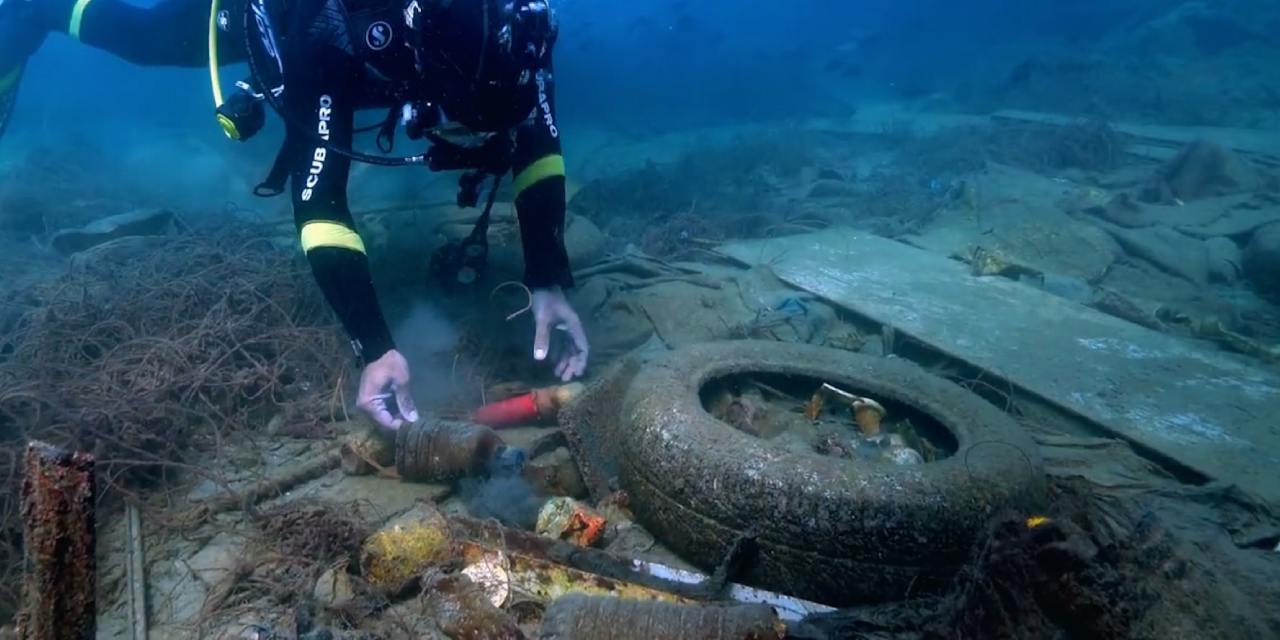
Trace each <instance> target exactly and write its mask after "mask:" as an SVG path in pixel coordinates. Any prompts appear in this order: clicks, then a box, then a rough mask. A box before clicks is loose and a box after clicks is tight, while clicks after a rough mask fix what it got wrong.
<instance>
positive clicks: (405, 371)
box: [356, 349, 418, 429]
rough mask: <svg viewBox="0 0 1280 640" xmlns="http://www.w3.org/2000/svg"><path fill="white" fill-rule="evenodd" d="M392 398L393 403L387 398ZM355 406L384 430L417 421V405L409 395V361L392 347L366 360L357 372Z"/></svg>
mask: <svg viewBox="0 0 1280 640" xmlns="http://www.w3.org/2000/svg"><path fill="white" fill-rule="evenodd" d="M392 398H395V406H392V405H391V404H390V403H389V402H388V401H389V400H391V399H392ZM356 406H358V407H360V410H361V411H364V412H365V413H367V414H369V417H370V418H373V421H374V422H376V423H378V424H379V425H380V426H382V427H386V428H388V429H399V428H400V427H401V426H403V425H404V423H406V422H416V421H417V420H418V409H417V405H415V404H414V403H413V396H411V395H410V394H409V362H408V361H407V360H405V359H404V356H402V355H400V352H399V351H396V350H395V349H392V350H391V351H388V352H387V353H386V354H384V355H383V356H382V357H381V358H378V359H377V360H374V361H373V362H370V363H369V364H368V365H366V366H365V368H364V371H363V372H362V373H361V374H360V393H359V395H358V397H357V398H356Z"/></svg>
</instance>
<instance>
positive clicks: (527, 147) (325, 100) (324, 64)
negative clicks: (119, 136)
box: [8, 0, 573, 362]
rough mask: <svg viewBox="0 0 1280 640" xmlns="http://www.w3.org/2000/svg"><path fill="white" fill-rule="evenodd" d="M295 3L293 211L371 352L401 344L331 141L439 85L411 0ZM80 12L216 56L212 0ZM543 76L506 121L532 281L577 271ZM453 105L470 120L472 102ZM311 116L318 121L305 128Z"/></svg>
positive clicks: (234, 55)
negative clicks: (408, 36)
mask: <svg viewBox="0 0 1280 640" xmlns="http://www.w3.org/2000/svg"><path fill="white" fill-rule="evenodd" d="M8 1H10V2H12V1H17V0H8ZM36 1H37V2H47V1H51V0H36ZM61 1H65V0H61ZM239 1H240V0H236V4H237V5H238V6H234V7H230V8H229V9H228V15H229V16H230V17H231V20H230V21H229V22H230V26H231V31H230V32H227V33H224V34H223V37H222V38H220V46H219V49H220V51H219V62H222V63H227V62H235V61H239V60H243V59H244V58H245V55H246V51H245V49H246V47H245V42H246V40H245V38H244V35H243V32H242V31H240V30H239V27H240V25H243V22H242V20H241V19H240V16H241V15H242V14H241V13H240V12H241V11H242V10H243V5H240V4H239ZM459 1H468V0H459ZM295 5H296V6H294V7H293V8H291V9H290V10H289V11H286V12H284V14H283V15H278V16H273V20H274V21H275V24H276V26H277V28H280V27H281V26H283V28H282V29H281V31H282V33H283V34H284V35H283V37H281V38H280V42H281V46H280V48H281V59H282V61H283V68H284V77H283V81H284V84H285V86H286V87H287V90H286V91H285V92H284V110H285V115H286V121H287V124H288V125H289V134H288V135H287V140H286V143H285V150H284V152H283V155H282V159H283V161H284V162H286V163H287V164H286V165H285V166H286V167H287V168H288V170H289V174H290V182H291V189H290V190H291V192H292V196H293V205H294V217H295V220H296V222H297V226H298V232H299V235H300V237H301V241H302V247H303V250H304V251H305V252H306V255H307V258H308V260H309V262H310V264H311V267H312V270H313V271H314V273H315V277H316V280H317V282H318V283H319V284H320V288H321V289H322V290H323V291H324V294H325V296H326V298H327V299H328V301H329V303H330V305H331V306H332V307H333V309H334V311H335V312H336V313H337V315H338V317H339V319H340V320H341V321H342V324H343V326H344V327H345V328H346V329H347V332H348V333H349V335H350V336H351V338H352V341H353V344H354V346H355V347H356V349H357V352H358V353H359V354H360V355H361V356H362V358H363V359H364V360H365V361H366V362H372V361H373V360H376V359H378V358H379V357H381V356H382V355H383V354H385V353H386V352H387V351H389V350H391V349H393V348H394V345H393V343H392V339H391V335H390V332H389V330H388V328H387V324H386V322H385V320H384V318H383V316H382V313H381V311H380V307H379V305H378V301H377V295H376V293H375V291H374V287H373V281H372V278H371V277H370V271H369V262H368V259H367V257H366V255H365V249H364V243H363V242H362V241H361V239H360V236H359V235H358V233H357V230H356V226H355V221H354V220H353V219H352V216H351V211H350V208H349V207H348V203H347V181H348V177H349V174H350V163H351V161H350V160H348V159H347V158H346V157H344V156H342V155H339V154H337V153H333V152H332V148H333V147H337V148H350V147H351V143H352V137H353V132H352V129H353V122H354V115H355V112H356V110H357V109H368V108H380V109H383V110H384V113H385V112H386V111H385V110H386V109H390V108H393V107H395V106H397V105H399V104H401V103H403V102H404V101H406V100H411V99H413V98H414V97H415V96H418V95H431V94H432V91H431V87H430V86H427V85H429V84H430V78H427V79H426V80H425V81H424V80H423V79H422V77H421V74H419V73H418V72H417V71H416V69H415V66H414V58H413V51H412V49H410V48H409V47H407V46H405V40H404V38H405V33H404V32H405V31H406V30H407V27H406V26H405V23H404V19H403V17H402V15H403V6H404V5H403V3H402V1H401V0H346V1H345V2H344V1H341V0H319V2H318V3H315V4H313V3H312V0H307V2H306V3H295ZM64 13H66V12H64ZM69 15H71V18H70V19H69V21H68V22H67V24H68V25H69V26H68V27H67V28H66V31H67V32H68V33H69V34H71V35H73V36H76V37H78V38H79V39H81V40H82V41H84V42H86V43H88V44H91V45H94V46H97V47H100V48H103V49H106V50H108V51H110V52H111V53H114V54H115V55H118V56H120V57H121V58H124V59H126V60H131V61H133V62H136V63H138V64H143V65H174V66H200V65H204V64H207V63H208V53H207V50H208V49H207V42H208V41H207V38H208V16H209V5H208V4H207V3H206V2H204V1H203V0H200V1H193V0H166V1H165V2H163V3H161V4H160V5H158V6H156V7H155V8H151V9H139V8H137V7H134V6H131V5H128V4H125V3H123V2H121V1H120V0H77V1H76V2H75V3H74V4H73V5H72V9H71V10H70V12H69ZM55 28H56V27H55ZM536 86H537V92H536V102H533V103H531V104H529V105H528V108H529V112H528V117H527V118H526V119H524V121H523V122H521V123H520V124H518V125H516V126H515V127H514V131H513V132H505V134H506V135H513V137H514V150H513V152H512V155H511V158H510V163H511V171H512V174H513V175H514V176H515V178H514V180H515V182H514V184H515V204H516V212H517V216H518V219H519V223H520V230H521V239H522V243H523V249H524V256H525V276H524V282H525V284H526V285H528V286H529V287H530V288H543V287H552V286H564V287H568V286H571V285H572V284H573V276H572V273H571V271H570V268H569V260H568V254H567V252H566V250H565V246H564V218H565V182H564V160H563V158H562V157H561V155H560V154H561V151H560V134H559V129H558V128H557V125H556V120H555V111H554V104H555V99H554V95H555V92H554V80H553V77H552V73H551V70H550V68H549V67H548V68H545V69H543V70H541V71H539V72H538V73H537V74H536ZM445 115H446V116H448V117H450V118H453V119H457V120H462V121H466V120H467V117H466V116H467V114H453V113H449V114H445ZM303 128H305V129H307V130H308V131H309V133H307V132H304V131H300V130H299V129H303ZM499 135H502V132H500V133H499ZM320 139H323V140H324V141H323V142H322V141H321V140H320Z"/></svg>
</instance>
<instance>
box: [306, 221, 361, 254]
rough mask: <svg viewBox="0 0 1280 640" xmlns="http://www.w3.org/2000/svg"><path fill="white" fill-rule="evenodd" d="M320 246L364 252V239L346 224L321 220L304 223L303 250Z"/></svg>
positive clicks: (308, 250)
mask: <svg viewBox="0 0 1280 640" xmlns="http://www.w3.org/2000/svg"><path fill="white" fill-rule="evenodd" d="M320 247H335V248H338V249H349V250H351V251H356V252H359V253H364V241H363V240H361V239H360V234H358V233H356V232H355V231H352V230H351V228H350V227H348V226H346V225H344V224H339V223H337V222H327V221H323V220H321V221H316V222H308V223H306V224H304V225H302V250H303V251H306V252H310V251H311V250H312V249H319V248H320Z"/></svg>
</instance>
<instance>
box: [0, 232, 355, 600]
mask: <svg viewBox="0 0 1280 640" xmlns="http://www.w3.org/2000/svg"><path fill="white" fill-rule="evenodd" d="M16 300H17V301H20V303H21V304H22V305H23V306H25V307H26V308H27V310H26V312H25V313H24V314H23V315H22V316H21V318H20V319H19V320H18V321H17V323H16V326H15V327H14V328H13V329H12V331H10V332H9V333H7V334H6V335H3V336H0V434H4V435H3V436H2V437H0V453H2V454H3V455H0V478H2V480H0V522H3V523H4V524H3V525H2V528H3V531H2V532H0V533H2V534H3V538H4V540H6V542H5V544H4V546H3V547H2V548H0V571H4V572H11V571H13V570H15V569H16V567H17V565H18V563H19V561H20V558H21V549H20V547H19V546H17V543H16V541H17V540H19V539H20V535H19V534H18V531H17V529H16V527H17V526H18V522H20V519H19V518H17V517H16V513H17V504H16V497H17V495H18V491H17V484H16V482H17V480H18V478H19V477H20V474H19V473H18V471H17V469H16V467H15V465H16V464H17V461H18V460H20V459H21V455H20V453H19V452H20V451H21V448H22V447H24V446H25V445H26V442H27V441H28V440H32V439H40V440H44V441H47V442H49V443H51V444H54V445H56V446H63V447H67V448H69V449H73V450H80V451H88V452H92V453H93V454H94V455H95V456H96V458H97V466H98V473H99V475H100V477H101V478H103V483H102V487H101V489H102V490H105V491H131V490H132V489H133V488H136V487H138V486H139V485H140V484H147V483H153V482H155V481H156V480H163V479H165V478H170V477H174V476H175V475H178V474H179V472H189V473H192V474H198V475H199V474H205V475H207V474H208V473H209V471H207V470H204V469H202V468H201V466H200V465H199V463H198V461H203V460H208V459H209V457H210V456H211V455H214V456H216V455H218V447H219V446H220V443H221V442H222V441H223V439H224V438H226V437H227V436H229V435H231V434H234V433H237V432H241V433H243V432H249V431H255V430H261V429H263V428H264V427H265V426H267V425H268V423H272V422H274V424H275V425H276V427H277V428H278V432H279V433H282V434H292V435H297V436H316V435H321V434H324V433H326V432H327V429H328V428H327V426H326V423H327V422H328V421H329V420H330V418H331V417H332V416H333V415H334V414H335V413H336V414H338V415H341V412H342V403H341V402H340V399H339V398H338V396H337V393H336V392H337V390H338V382H339V379H340V376H341V375H342V369H343V365H344V364H345V363H346V362H347V361H348V360H347V358H345V357H344V356H343V355H342V354H343V349H342V347H341V345H340V342H339V334H338V332H337V331H335V329H334V327H332V325H331V316H330V314H329V312H328V311H327V309H326V307H325V305H324V302H323V299H322V298H321V296H320V292H319V291H318V289H317V288H316V287H315V285H314V282H313V281H312V279H311V276H310V274H309V273H308V272H307V270H306V267H305V265H302V264H300V263H298V262H296V261H295V260H294V256H293V254H291V253H285V252H281V251H278V250H275V249H274V248H272V247H271V246H270V245H269V244H267V243H265V242H255V241H254V239H253V238H251V237H248V236H247V235H246V234H245V233H243V232H227V231H222V230H212V229H208V230H202V233H201V235H200V236H198V237H196V236H181V237H172V238H167V239H165V240H164V243H163V245H162V246H161V247H160V248H159V250H157V251H150V252H145V253H142V254H140V255H131V256H130V257H129V259H128V260H121V261H114V260H112V259H109V258H104V259H102V260H99V261H95V262H92V263H89V264H87V265H86V266H85V268H82V269H76V270H72V271H70V272H68V273H67V274H65V275H63V276H62V277H60V278H57V279H55V280H53V281H51V282H49V283H46V284H43V285H40V286H38V287H36V288H34V289H31V290H27V291H23V292H19V293H18V294H17V298H16ZM7 575H8V577H6V578H5V579H3V580H0V583H3V584H6V585H12V584H16V583H17V580H16V578H14V575H15V574H12V573H7ZM0 599H3V600H4V601H6V602H3V603H0V610H5V609H8V608H10V607H11V605H12V595H11V594H8V593H4V594H0Z"/></svg>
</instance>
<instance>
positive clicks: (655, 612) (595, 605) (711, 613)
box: [538, 593, 786, 640]
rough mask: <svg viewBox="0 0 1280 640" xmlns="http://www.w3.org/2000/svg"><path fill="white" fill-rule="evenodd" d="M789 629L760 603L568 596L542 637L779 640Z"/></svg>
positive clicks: (553, 610) (547, 620)
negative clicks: (702, 602)
mask: <svg viewBox="0 0 1280 640" xmlns="http://www.w3.org/2000/svg"><path fill="white" fill-rule="evenodd" d="M785 632H786V626H785V625H783V624H782V622H781V621H780V620H778V617H777V616H776V615H775V614H774V612H773V609H772V608H771V607H770V606H769V605H767V604H762V603H752V604H734V605H709V604H676V603H672V602H662V601H659V600H632V599H627V598H619V597H599V596H597V597H590V596H586V595H583V594H581V593H573V594H569V595H566V596H564V597H562V598H560V599H558V600H556V601H555V603H554V604H552V605H551V607H550V608H548V609H547V613H546V615H545V616H544V617H543V619H542V628H541V629H540V630H539V632H538V637H539V638H543V639H545V640H591V639H593V638H615V639H616V640H633V639H634V640H649V639H650V638H703V639H705V640H779V639H780V638H783V637H784V636H785Z"/></svg>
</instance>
